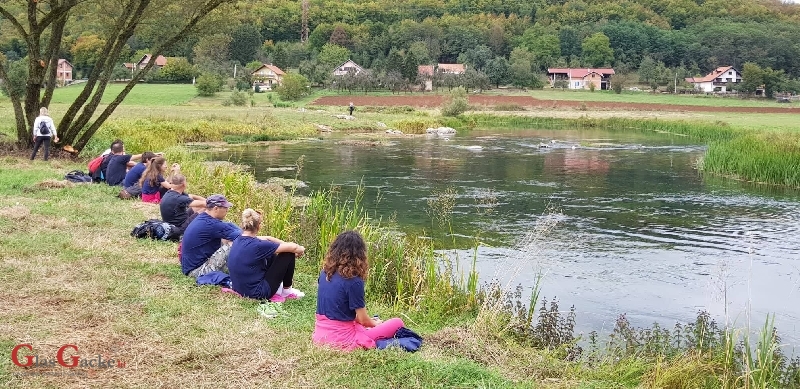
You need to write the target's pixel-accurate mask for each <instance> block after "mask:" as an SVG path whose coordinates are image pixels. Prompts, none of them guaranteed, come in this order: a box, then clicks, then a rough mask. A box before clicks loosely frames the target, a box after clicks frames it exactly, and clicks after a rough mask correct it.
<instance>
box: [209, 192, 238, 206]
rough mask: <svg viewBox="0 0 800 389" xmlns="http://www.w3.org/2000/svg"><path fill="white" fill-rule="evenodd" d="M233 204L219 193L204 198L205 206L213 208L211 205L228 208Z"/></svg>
mask: <svg viewBox="0 0 800 389" xmlns="http://www.w3.org/2000/svg"><path fill="white" fill-rule="evenodd" d="M232 206H233V204H231V203H230V202H228V199H226V198H225V196H223V195H221V194H212V195H211V196H208V197H207V198H206V207H208V208H213V207H223V208H230V207H232Z"/></svg>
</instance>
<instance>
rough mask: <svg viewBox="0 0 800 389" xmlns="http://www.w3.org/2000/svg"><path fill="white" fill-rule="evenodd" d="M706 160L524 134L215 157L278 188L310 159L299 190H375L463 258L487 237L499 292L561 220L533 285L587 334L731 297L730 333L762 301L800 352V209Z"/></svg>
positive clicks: (595, 136) (677, 143)
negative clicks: (705, 171) (531, 244)
mask: <svg viewBox="0 0 800 389" xmlns="http://www.w3.org/2000/svg"><path fill="white" fill-rule="evenodd" d="M703 149H704V148H703V147H701V146H698V145H695V144H692V143H691V142H689V141H688V140H686V139H685V138H682V137H666V136H653V135H648V134H644V133H630V132H628V133H625V132H616V133H615V132H604V131H603V132H598V131H574V132H570V131H518V132H514V133H493V132H476V133H474V134H473V135H471V136H462V137H455V138H452V139H441V138H439V139H396V140H392V142H391V144H390V145H388V146H378V147H371V146H354V145H343V144H336V140H335V139H325V140H321V141H315V142H307V143H298V144H290V145H279V146H268V147H258V148H243V149H237V150H235V151H232V152H231V153H229V154H225V153H222V154H217V155H215V157H216V158H219V159H225V160H229V159H230V160H234V161H241V162H242V163H245V164H247V165H249V166H251V167H253V169H254V172H255V174H256V176H257V177H258V178H259V179H262V180H266V179H267V178H269V177H272V176H279V177H285V178H293V177H294V175H295V174H296V172H295V171H293V170H292V171H286V170H285V169H284V170H283V171H281V169H279V168H281V167H288V166H294V165H295V163H296V161H297V160H298V158H300V157H301V156H305V157H304V162H303V165H304V166H303V169H302V171H301V172H300V177H299V178H300V179H301V180H303V181H305V182H306V183H308V185H309V187H310V188H311V189H312V190H313V189H319V188H326V187H328V186H330V185H338V186H342V188H343V190H344V192H345V196H347V195H348V193H350V194H351V193H352V191H353V190H354V188H355V187H356V186H357V185H359V184H361V183H363V185H365V187H366V189H367V191H366V196H365V206H366V207H367V209H368V210H370V211H371V212H374V213H376V214H377V216H382V217H384V218H386V217H389V216H393V217H394V218H395V219H396V221H397V223H398V225H399V227H400V228H401V229H403V230H406V231H409V230H411V231H414V232H417V233H421V232H423V231H424V233H426V234H429V235H432V236H433V237H435V238H437V239H439V240H440V241H441V242H442V245H443V246H445V247H448V248H450V249H456V252H457V253H460V255H461V257H463V258H471V253H469V252H467V251H461V252H460V251H458V250H468V249H469V248H470V247H471V245H472V243H473V242H474V240H473V239H471V237H475V236H479V237H480V239H481V240H482V241H483V242H485V243H486V244H487V246H490V247H481V249H480V250H479V260H478V263H479V268H480V269H479V271H480V273H481V276H482V277H483V278H484V279H489V278H491V277H493V276H494V275H495V274H496V273H497V272H498V271H499V270H502V269H504V268H508V267H510V266H516V264H510V263H508V258H524V257H525V255H524V253H513V249H512V248H511V247H513V246H514V242H515V241H517V240H518V239H519V238H520V237H521V236H523V235H524V234H526V232H528V231H530V230H531V228H532V226H533V225H535V223H536V221H537V220H538V219H539V218H540V217H541V216H542V215H543V213H545V212H550V211H549V209H556V210H557V211H558V212H561V213H562V214H563V217H562V221H561V223H560V224H559V226H558V228H557V230H555V231H553V232H552V233H551V235H550V236H549V238H548V240H547V246H546V247H543V251H542V253H541V255H539V256H538V257H537V258H529V261H530V262H529V263H527V262H526V263H524V264H522V268H523V269H525V270H526V271H523V272H521V273H520V274H519V275H518V276H517V278H518V279H517V282H518V283H522V285H525V286H529V285H531V284H532V282H533V276H534V273H535V270H537V269H543V270H545V271H547V272H548V275H547V277H546V279H545V285H544V294H545V295H547V296H558V297H559V299H560V301H561V306H562V307H568V306H569V305H572V304H575V306H576V307H577V310H578V313H579V314H578V320H579V328H581V329H583V330H587V329H589V328H593V329H597V328H599V327H605V328H607V329H610V327H613V323H614V319H615V318H616V316H617V315H618V314H620V313H627V314H628V316H629V318H631V321H632V322H633V323H634V324H636V325H646V324H649V323H651V322H652V321H656V320H657V321H659V322H662V323H665V324H671V322H672V321H674V320H691V319H692V318H693V317H694V314H695V313H696V312H697V310H699V309H707V310H709V311H711V312H712V313H713V314H715V315H716V317H717V319H718V320H724V319H723V316H724V313H725V309H724V304H723V301H724V300H725V299H724V298H723V295H725V294H727V301H728V302H729V305H728V310H727V311H728V314H729V318H730V320H735V321H736V322H737V323H739V324H740V325H741V324H742V323H743V322H744V320H745V315H744V312H745V310H744V307H745V305H746V303H747V302H748V301H749V302H751V303H752V307H753V312H754V317H755V318H756V319H757V320H761V319H760V318H763V315H764V314H766V313H768V312H774V313H777V314H778V316H777V318H776V324H777V325H778V328H779V329H780V330H781V331H782V332H783V333H784V334H785V335H786V336H785V337H784V340H796V339H798V338H800V336H798V335H800V330H798V328H797V327H796V326H797V324H795V323H797V322H798V320H797V319H800V304H798V303H796V302H795V301H796V297H797V294H798V293H800V256H799V255H798V253H797V248H798V247H799V244H800V238H799V237H798V230H799V229H800V216H798V215H799V214H800V213H799V212H798V211H800V203H798V201H797V200H798V199H800V195H798V193H797V192H795V191H792V190H786V189H779V188H774V187H759V186H753V185H749V184H742V183H738V182H732V181H729V180H724V179H719V178H708V177H703V176H701V175H700V174H699V173H698V172H697V171H696V170H695V169H694V164H695V162H696V160H697V158H698V157H700V156H701V155H702V153H703ZM450 187H452V188H455V189H456V193H457V199H456V204H455V207H454V209H453V212H452V225H453V230H454V233H455V235H456V236H455V237H452V236H446V235H445V234H446V233H447V232H448V231H447V230H446V229H443V228H438V227H437V226H436V225H435V224H434V223H433V222H432V220H431V217H430V216H429V215H428V213H427V212H426V209H427V207H428V200H429V199H431V197H432V196H433V194H434V193H437V192H442V191H444V190H446V189H447V188H450ZM348 191H350V192H348ZM378 193H380V196H378ZM379 197H380V201H378V198H379ZM489 198H490V199H489ZM487 207H491V208H492V212H491V213H488V214H487V212H485V211H486V209H487ZM723 291H727V293H723ZM758 325H760V323H757V326H758Z"/></svg>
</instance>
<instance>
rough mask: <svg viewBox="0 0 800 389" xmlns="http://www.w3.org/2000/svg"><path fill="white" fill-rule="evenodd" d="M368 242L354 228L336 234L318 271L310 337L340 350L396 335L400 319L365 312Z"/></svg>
mask: <svg viewBox="0 0 800 389" xmlns="http://www.w3.org/2000/svg"><path fill="white" fill-rule="evenodd" d="M367 268H368V264H367V245H366V243H365V242H364V239H363V238H362V237H361V234H359V233H358V232H356V231H345V232H342V233H341V234H339V235H338V236H337V237H336V239H334V241H333V243H331V245H330V247H329V248H328V252H327V253H326V254H325V264H324V265H323V268H322V272H320V274H319V280H318V284H319V290H318V293H317V314H316V322H315V324H314V333H313V334H312V335H311V340H312V341H313V342H314V343H316V344H319V345H328V346H332V347H334V348H338V349H341V350H346V351H349V350H353V349H356V348H365V349H372V348H375V347H376V344H375V341H376V340H379V339H388V338H391V337H393V336H394V335H395V333H396V332H397V330H398V329H400V327H403V326H404V324H403V320H402V319H399V318H393V319H389V320H386V321H381V320H379V319H376V318H372V317H370V316H369V314H368V313H367V308H366V302H365V301H364V281H365V279H366V277H367Z"/></svg>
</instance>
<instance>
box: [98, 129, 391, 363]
mask: <svg viewBox="0 0 800 389" xmlns="http://www.w3.org/2000/svg"><path fill="white" fill-rule="evenodd" d="M109 155H110V156H108V157H103V160H102V161H101V164H100V166H99V167H98V169H103V171H102V172H101V174H102V177H103V179H104V180H105V182H106V183H107V184H108V185H112V186H113V185H121V186H123V188H122V189H121V192H120V197H122V198H132V197H135V196H136V193H137V192H141V198H142V201H145V202H150V203H159V204H160V205H159V206H160V211H161V218H162V220H163V221H164V222H166V223H169V224H171V225H172V226H174V228H173V232H172V235H173V236H175V237H180V236H182V239H181V243H180V245H179V253H180V262H181V271H182V272H183V274H185V275H187V276H189V277H193V278H195V279H197V278H201V277H203V276H207V275H210V274H212V273H215V272H223V273H227V274H228V275H229V276H230V284H231V285H230V286H231V288H232V289H233V291H235V292H236V294H238V295H241V296H242V297H247V298H253V299H258V300H262V301H267V300H269V301H271V302H283V301H285V300H287V299H299V298H302V297H303V296H304V295H305V294H304V293H303V292H301V291H300V290H299V289H297V288H295V287H294V282H293V281H294V272H295V263H296V258H298V257H301V256H302V255H303V254H304V253H305V248H304V247H303V246H301V245H299V244H297V243H294V242H284V241H282V240H280V239H278V238H275V237H272V236H260V235H258V234H259V231H260V230H261V226H262V224H263V222H264V220H263V216H262V214H261V212H259V211H256V210H253V209H250V208H248V209H245V210H243V211H242V214H241V224H240V225H238V226H237V225H236V224H234V223H231V222H228V221H225V217H226V216H227V214H228V211H229V210H230V209H231V207H233V204H231V203H230V202H229V201H228V199H227V198H226V197H225V196H224V195H221V194H212V195H210V196H208V197H207V198H203V197H200V196H197V195H191V194H187V193H186V177H184V176H183V175H182V174H181V173H180V166H178V165H177V164H173V165H172V169H171V173H172V174H171V175H170V176H169V177H168V179H165V178H164V174H165V173H166V168H165V165H166V162H165V160H164V157H163V155H162V154H161V153H152V152H145V153H142V154H137V155H128V154H125V149H124V147H123V144H122V142H121V141H115V142H114V143H113V144H112V145H111V149H110V152H109ZM136 161H138V163H136ZM137 184H138V187H137ZM367 269H368V262H367V246H366V243H365V242H364V239H363V238H362V237H361V235H360V234H359V233H358V232H356V231H345V232H343V233H341V234H339V235H338V236H337V237H336V239H335V240H334V241H333V242H332V243H331V245H330V247H329V249H328V252H327V254H326V255H325V264H324V266H323V269H322V271H321V272H320V276H319V280H318V286H319V288H318V298H317V310H316V324H315V328H314V333H313V335H312V339H313V341H314V342H315V343H317V344H324V345H330V346H333V347H336V348H339V349H343V350H352V349H356V348H367V349H369V348H375V347H376V341H377V340H380V339H388V338H392V337H394V336H395V334H396V333H398V330H399V329H401V328H402V327H403V325H404V324H403V321H402V320H401V319H398V318H394V319H390V320H387V321H381V320H379V319H378V318H377V317H371V316H370V315H369V314H368V313H367V309H366V302H365V298H364V297H365V295H364V292H365V284H364V282H365V279H366V277H367ZM217 274H219V273H217Z"/></svg>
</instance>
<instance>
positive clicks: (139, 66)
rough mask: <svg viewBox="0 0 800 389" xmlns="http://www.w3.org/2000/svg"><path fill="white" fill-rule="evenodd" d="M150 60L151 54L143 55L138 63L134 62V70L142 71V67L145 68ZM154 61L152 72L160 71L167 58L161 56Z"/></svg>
mask: <svg viewBox="0 0 800 389" xmlns="http://www.w3.org/2000/svg"><path fill="white" fill-rule="evenodd" d="M152 59H153V56H152V55H151V54H145V55H143V56H142V58H141V59H140V60H139V61H138V62H136V69H144V67H145V66H147V64H148V63H150V61H151V60H152ZM155 61H156V64H155V65H153V69H154V70H158V69H161V68H163V67H164V65H166V64H167V58H165V57H164V56H163V55H159V56H158V57H156V60H155Z"/></svg>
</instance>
